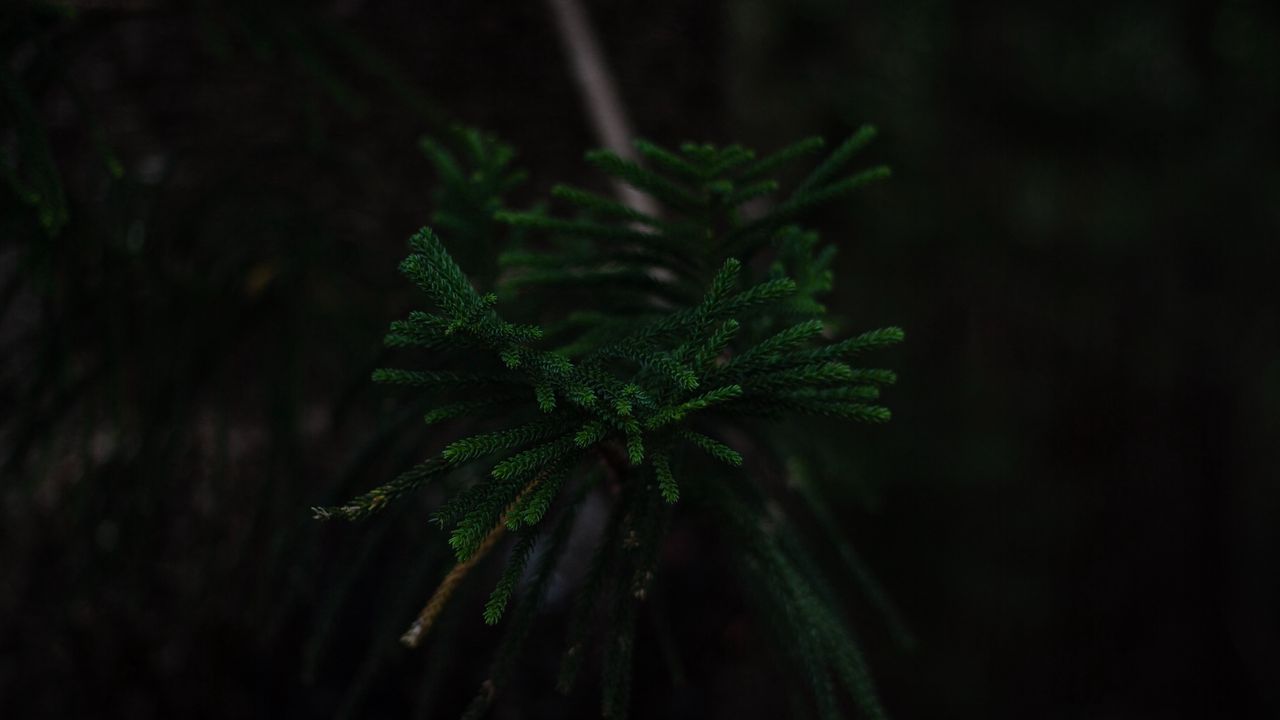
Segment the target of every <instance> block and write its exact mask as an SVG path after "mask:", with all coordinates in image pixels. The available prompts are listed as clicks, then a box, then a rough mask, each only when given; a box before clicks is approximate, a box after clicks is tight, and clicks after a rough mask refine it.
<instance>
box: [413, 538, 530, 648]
mask: <svg viewBox="0 0 1280 720" xmlns="http://www.w3.org/2000/svg"><path fill="white" fill-rule="evenodd" d="M506 529H507V522H506V513H503V515H502V520H501V521H500V522H499V523H498V525H497V527H495V528H494V529H492V530H490V531H489V534H488V535H487V536H485V539H484V541H483V542H481V543H480V547H478V548H476V551H475V552H473V553H471V557H469V558H467V559H466V560H465V561H463V562H460V563H458V564H457V565H454V566H453V569H452V570H450V571H449V574H448V575H445V576H444V580H441V581H440V585H439V586H437V587H436V591H435V592H434V593H432V595H431V599H430V600H428V601H427V605H426V607H424V608H422V612H420V613H418V618H417V619H416V620H414V621H413V624H412V625H410V626H409V629H408V630H406V631H405V634H404V635H401V636H400V642H401V643H403V644H404V645H405V646H406V647H410V648H416V647H418V646H419V645H421V644H422V638H423V637H425V636H426V634H427V631H429V630H430V629H431V626H432V625H434V624H435V622H436V618H437V617H439V615H440V611H441V610H443V609H444V606H445V603H447V602H449V598H450V597H452V596H453V592H454V591H455V590H457V589H458V586H459V585H461V584H462V580H463V578H465V577H466V576H467V573H468V572H471V568H473V567H475V565H476V563H478V562H480V560H481V559H483V558H484V556H485V555H487V554H489V551H490V550H492V549H493V546H494V545H497V544H498V541H499V540H501V539H502V536H503V535H504V534H505V533H506Z"/></svg>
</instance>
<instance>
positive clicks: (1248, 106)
mask: <svg viewBox="0 0 1280 720" xmlns="http://www.w3.org/2000/svg"><path fill="white" fill-rule="evenodd" d="M68 6H71V7H75V8H77V9H78V11H77V12H74V13H68V12H66V10H65V8H67V7H68ZM58 7H61V8H63V9H58ZM58 7H51V6H45V5H42V4H30V3H25V2H9V3H6V4H5V6H4V9H3V10H0V50H2V51H3V53H4V54H3V58H2V59H3V65H2V66H0V79H2V80H3V88H2V92H3V96H2V98H0V107H2V108H3V113H2V114H0V148H2V149H3V150H4V153H5V157H4V160H5V163H4V167H5V171H6V173H7V175H8V176H9V183H8V187H7V189H4V190H3V191H0V318H2V319H0V323H2V324H0V463H2V465H0V472H2V478H3V480H2V484H0V502H2V511H0V717H5V718H27V717H59V718H63V717H65V718H70V717H110V718H117V717H118V718H126V717H127V718H150V717H175V716H177V717H330V716H338V715H345V716H354V717H454V716H456V714H457V712H458V711H459V710H460V709H461V707H462V706H463V705H464V704H465V702H466V701H467V700H468V699H469V698H470V696H471V694H472V693H473V692H474V690H475V689H476V687H478V685H479V683H480V681H481V680H482V679H483V676H484V670H485V666H486V663H487V659H488V657H489V652H490V651H491V648H492V644H493V642H494V639H495V637H496V632H495V631H493V630H490V629H488V628H485V627H484V626H483V625H482V624H481V623H480V622H479V617H480V612H479V610H480V605H481V603H482V602H483V599H484V593H486V592H487V590H488V588H489V587H490V586H491V583H492V579H493V575H494V573H496V572H497V568H496V567H495V568H491V569H490V570H488V571H487V573H488V574H485V573H480V574H479V575H480V577H479V578H477V579H476V581H475V582H472V583H470V584H469V586H468V587H469V589H468V590H466V591H464V592H462V593H460V594H459V596H458V597H457V598H455V599H454V601H453V603H452V604H451V607H450V608H449V611H448V612H447V613H446V617H445V624H444V625H443V627H442V628H441V630H440V631H439V634H438V635H436V636H434V637H433V638H432V640H431V641H430V642H428V644H427V647H426V648H425V649H424V650H421V651H417V652H408V651H405V650H403V649H402V648H401V647H400V646H399V645H398V644H397V643H396V638H397V637H398V635H399V633H400V632H401V631H402V630H403V629H404V627H405V626H406V625H407V623H408V621H409V620H410V619H411V618H412V616H413V614H414V613H415V612H416V610H417V608H418V607H419V606H420V604H421V603H422V602H423V601H424V600H425V598H426V597H427V596H428V594H429V593H430V590H431V588H432V587H433V586H434V584H435V583H436V582H437V581H438V579H439V578H440V576H441V575H442V574H443V573H444V571H445V569H446V567H447V564H446V555H445V553H444V552H443V546H444V542H443V540H444V538H443V536H442V535H441V533H440V532H439V531H437V530H435V529H434V527H433V526H429V525H427V523H426V522H424V520H425V518H426V515H427V512H428V510H429V508H430V507H431V506H432V505H433V503H435V502H438V501H439V496H438V495H433V494H432V493H426V494H424V496H423V497H421V498H419V500H420V501H419V500H415V502H413V503H409V504H408V505H407V506H406V507H404V508H402V509H400V510H397V511H393V512H391V513H390V514H388V515H385V516H383V517H381V518H379V519H377V520H375V521H371V522H367V523H363V524H356V525H350V524H333V525H323V524H320V523H317V522H314V521H312V520H311V519H310V514H309V512H308V508H309V507H310V506H312V505H319V504H325V503H330V502H334V501H336V500H341V499H343V498H345V497H347V496H350V495H352V494H355V493H357V492H359V491H361V490H363V489H366V488H368V487H371V486H373V485H375V484H377V483H379V482H381V481H382V480H384V479H386V478H389V477H390V476H391V475H392V474H393V473H395V472H396V471H397V470H399V469H402V468H403V467H405V466H406V465H407V464H409V463H410V462H412V461H414V460H415V459H418V458H419V457H420V456H421V455H422V454H423V452H424V449H430V448H433V447H438V445H439V441H438V439H437V438H433V437H431V436H430V434H429V433H427V432H425V431H424V430H423V429H422V428H421V426H420V425H419V424H418V423H417V420H418V417H419V415H420V412H421V409H422V408H421V407H419V406H416V405H415V404H414V403H413V401H412V399H411V398H406V397H404V396H403V395H396V394H395V393H389V392H387V391H385V389H380V388H376V387H374V386H372V384H371V383H370V382H369V381H368V377H369V372H370V370H371V369H372V368H373V367H375V366H377V365H378V364H379V363H380V362H382V361H383V360H384V358H385V356H384V352H385V351H384V350H382V349H381V347H380V339H381V333H382V331H383V330H384V328H385V326H386V323H387V322H388V321H389V320H391V319H393V318H394V317H398V316H400V315H402V314H403V313H404V311H406V310H407V309H409V308H410V307H413V306H415V304H417V303H418V298H417V297H415V293H414V291H413V289H412V288H411V286H409V284H408V283H406V282H404V281H403V280H402V279H401V278H400V277H399V275H398V274H397V273H396V272H395V265H396V262H397V261H398V259H399V258H400V256H401V255H402V254H403V252H404V248H405V241H406V239H407V237H408V236H409V235H410V234H411V233H412V232H413V231H414V230H416V229H417V228H418V227H420V226H421V225H423V224H426V223H427V222H428V219H429V216H430V212H431V204H430V199H431V196H432V191H433V189H434V188H435V182H436V180H435V176H434V173H433V171H432V169H431V166H430V164H429V163H428V162H427V160H426V158H425V157H424V155H423V154H422V153H421V152H420V151H419V149H418V146H417V141H418V138H419V137H420V136H421V135H423V134H424V133H436V134H439V133H442V132H443V131H444V130H445V128H447V127H448V126H449V125H450V124H451V123H465V124H468V125H473V126H476V127H479V128H482V129H484V130H486V131H489V132H493V133H495V134H497V135H499V136H500V137H502V138H504V139H505V140H507V141H508V142H510V143H512V144H513V145H515V146H516V147H517V148H519V150H520V158H521V160H520V162H521V164H522V165H523V166H524V167H526V168H528V169H529V170H530V171H531V180H530V182H529V183H528V184H527V186H526V187H525V188H524V189H523V190H521V191H520V193H518V196H517V198H515V200H516V201H517V203H518V204H519V203H523V204H528V203H530V202H533V201H534V200H536V199H537V198H538V197H541V196H543V195H544V194H545V192H546V191H547V189H548V188H549V187H550V186H551V185H552V184H553V183H555V182H558V181H572V182H577V183H581V184H589V185H591V184H594V185H597V186H598V185H600V183H599V178H598V177H596V176H594V175H593V174H592V173H590V172H588V171H587V169H586V168H585V166H584V164H583V163H582V162H581V158H582V154H583V152H584V150H586V149H588V148H590V147H592V146H594V145H595V144H596V140H595V138H594V137H593V134H592V131H591V128H590V127H589V125H588V122H587V120H586V115H585V113H584V111H583V108H582V103H581V98H580V96H579V94H578V92H577V89H576V87H575V85H574V82H573V79H572V75H571V73H570V71H569V68H568V65H567V63H566V59H565V56H564V54H563V52H562V50H561V46H560V42H559V40H558V38H557V35H556V32H555V29H554V27H553V24H552V22H551V19H550V15H549V14H548V11H547V6H546V4H545V3H538V2H532V3H503V4H497V3H485V2H465V1H447V2H445V1H441V2H429V3H424V2H410V1H409V0H381V1H374V0H367V1H364V2H362V1H360V0H341V1H335V2H327V3H305V4H300V3H288V2H274V3H269V2H249V1H247V0H246V1H245V2H207V3H189V4H188V3H172V4H171V3H163V2H155V1H147V0H136V1H132V2H129V1H125V0H121V1H120V2H80V3H68V4H67V5H63V6H58ZM587 7H588V10H589V12H590V14H591V17H592V21H593V24H594V26H595V29H596V31H597V32H598V34H599V37H600V40H601V43H602V46H603V48H604V50H605V53H606V55H607V56H608V58H609V62H610V64H611V65H612V67H613V70H614V71H615V74H616V76H617V79H618V82H619V87H620V90H621V93H622V95H623V97H624V100H625V102H626V104H627V107H628V110H629V112H630V116H631V119H632V122H633V124H634V126H635V127H636V129H637V130H638V132H639V133H640V134H642V135H643V136H645V137H648V138H651V139H654V140H657V141H660V142H664V143H678V142H680V141H684V140H697V141H702V140H710V141H716V142H740V143H743V144H746V145H748V146H751V147H756V148H759V149H761V150H770V149H774V148H777V147H779V146H781V145H783V144H785V143H787V142H789V141H791V140H793V139H795V138H797V137H800V136H803V135H808V134H815V133H816V134H822V135H825V136H826V137H828V138H829V139H838V138H840V137H842V136H843V135H846V134H848V133H849V132H851V131H852V130H853V129H854V128H856V127H857V126H858V125H859V124H861V123H863V122H868V121H869V122H874V123H875V124H876V125H878V126H879V128H880V129H881V136H880V139H879V140H878V141H877V142H876V143H875V144H874V145H873V146H872V148H871V149H870V150H869V151H868V156H867V157H868V161H870V160H874V161H877V162H886V163H889V164H891V165H892V166H893V168H894V177H893V179H892V180H891V181H890V182H888V183H886V184H882V185H879V186H877V187H875V188H874V189H871V190H869V191H866V192H863V193H862V194H859V195H857V196H856V197H854V198H853V199H852V200H851V201H850V202H848V203H847V204H846V205H845V206H843V207H841V208H839V209H837V210H832V211H828V212H826V213H825V214H824V215H823V216H822V217H821V218H820V221H819V222H818V223H817V226H818V227H819V228H820V229H821V230H822V231H823V236H824V238H825V239H827V240H829V241H833V242H836V243H838V244H839V246H840V248H841V249H840V255H839V263H840V264H839V270H840V274H839V275H838V279H837V292H836V296H835V297H834V298H833V300H832V302H831V305H832V307H833V309H834V310H835V311H836V312H837V313H838V314H840V315H841V316H843V317H844V318H845V319H846V321H847V324H848V326H849V327H852V328H869V327H879V326H882V325H886V324H896V325H901V326H903V327H904V328H905V329H906V330H907V335H908V342H907V343H906V344H905V345H903V346H902V347H901V348H900V349H897V350H895V351H893V353H892V354H891V355H890V356H889V357H887V358H886V359H885V360H884V363H885V364H887V365H889V366H891V367H894V368H896V369H897V370H898V371H899V373H900V377H901V380H900V382H899V385H898V386H897V387H896V388H895V389H894V390H893V391H892V393H891V394H890V396H889V397H888V404H889V405H890V406H891V407H892V408H893V410H894V421H893V422H892V423H890V424H889V425H887V426H884V427H876V428H868V427H865V426H849V427H841V426H833V427H827V428H824V435H823V438H822V439H823V440H824V441H826V442H828V443H830V445H831V446H832V447H833V448H835V449H836V450H837V451H836V452H833V453H832V455H831V462H830V464H829V466H828V467H827V468H826V474H825V476H824V477H822V478H820V480H821V484H822V489H823V492H824V493H825V496H826V497H827V498H828V499H829V501H830V503H831V509H832V511H833V512H834V513H835V514H836V515H837V517H838V518H840V520H841V522H842V524H843V527H844V530H845V532H846V533H847V535H848V537H849V538H850V539H851V540H852V541H853V542H854V543H855V544H856V546H857V547H858V548H859V550H860V551H861V552H862V554H863V555H864V557H865V560H866V561H867V563H868V564H869V565H870V566H871V567H872V568H873V569H874V570H875V571H876V572H877V573H878V575H879V577H880V579H881V580H882V581H883V583H884V584H885V585H886V586H887V587H888V589H889V592H890V593H891V595H892V597H893V598H894V600H895V601H896V602H897V604H898V605H899V606H900V608H901V610H902V612H903V614H904V616H905V618H906V620H907V623H908V624H909V625H910V627H911V629H912V630H913V632H914V634H915V635H916V637H917V639H918V643H917V646H916V648H915V649H914V651H911V652H903V651H901V650H900V649H898V647H897V646H896V645H895V644H894V642H893V641H892V637H890V635H891V634H890V633H888V632H886V630H885V629H884V627H883V623H881V622H880V621H879V619H878V617H877V616H876V615H874V614H873V613H871V612H870V611H869V610H868V608H866V607H864V605H865V603H862V602H860V601H859V600H858V599H857V597H858V596H857V593H856V592H854V591H852V585H851V584H850V583H847V582H845V581H844V580H841V581H840V584H841V585H849V586H850V589H851V591H850V597H851V598H852V599H851V601H850V605H849V608H848V612H849V617H850V618H851V619H852V621H853V623H854V624H855V626H856V627H858V629H859V632H860V635H861V637H862V638H863V640H864V642H865V645H866V650H867V653H868V655H869V657H870V661H871V664H872V668H873V672H874V674H875V676H876V678H877V680H878V682H879V684H880V687H881V689H882V691H883V694H884V697H885V701H886V704H887V706H888V707H889V708H890V710H891V711H892V712H893V715H894V717H897V718H925V717H984V718H1082V717H1088V718H1219V717H1221V718H1255V717H1256V718H1274V717H1280V682H1278V680H1280V552H1277V551H1278V550H1280V523H1277V518H1280V489H1278V487H1277V484H1276V483H1277V480H1278V479H1280V478H1277V472H1276V469H1277V460H1280V457H1277V456H1278V455H1280V453H1277V451H1276V445H1277V441H1278V440H1280V412H1277V409H1276V408H1277V404H1278V403H1280V314H1277V312H1276V309H1277V308H1276V302H1275V300H1276V295H1277V287H1278V284H1277V279H1276V276H1277V271H1280V245H1278V244H1277V240H1280V162H1277V161H1278V160H1280V153H1278V152H1277V150H1278V147H1277V145H1278V139H1280V132H1278V131H1280V10H1278V9H1277V8H1276V7H1275V6H1274V5H1273V4H1269V3H1263V2H1256V3H1251V2H1230V1H1229V2H1190V1H1181V2H1176V1H1175V2H1139V1H1136V0H1112V1H1109V2H1096V3H1095V2H1084V3H1081V2H1073V3H1005V4H985V3H971V2H948V1H946V0H902V1H899V2H849V3H845V2H835V1H833V0H793V1H791V2H765V1H763V0H739V1H738V2H718V3H710V2H709V3H677V2H669V1H667V0H657V1H655V0H650V1H649V2H632V1H630V0H626V1H624V0H611V1H604V0H600V1H597V2H590V3H587ZM33 195H36V196H38V197H36V198H33V197H32V196H33ZM457 251H458V252H459V253H460V254H462V255H464V256H465V253H466V249H465V248H461V249H457ZM721 551H723V548H720V549H718V550H717V549H715V548H712V549H710V550H708V551H707V552H703V553H698V554H694V555H691V556H690V557H689V558H687V559H686V560H684V561H683V562H680V563H676V564H675V566H674V567H673V568H672V570H671V572H670V574H669V575H668V577H667V579H665V580H664V581H663V582H669V583H671V587H674V588H676V589H678V590H679V592H678V593H677V592H673V593H668V595H667V597H670V598H679V599H680V601H679V602H671V603H669V605H668V607H666V608H665V610H664V614H665V615H666V616H667V617H668V618H669V623H670V628H669V630H671V631H672V632H673V633H674V634H675V635H676V636H677V637H680V638H681V641H682V643H684V645H685V646H687V649H686V650H684V651H682V654H680V655H678V656H677V660H678V662H677V663H675V667H673V666H672V664H671V663H669V662H664V660H663V655H662V653H661V652H660V651H659V648H656V647H648V648H646V647H645V640H644V639H643V637H644V634H643V633H642V640H641V647H640V649H639V651H638V652H639V653H640V654H639V656H638V663H639V664H638V666H637V676H636V679H635V693H634V695H635V698H636V700H635V703H634V708H633V709H634V715H635V716H637V717H726V718H727V717H768V716H775V715H774V713H775V711H776V708H777V705H776V697H775V695H776V694H777V692H778V683H777V682H776V681H775V680H774V675H773V674H772V673H773V672H774V671H773V670H772V669H771V668H772V666H771V664H770V663H771V660H772V658H771V657H770V651H769V650H768V646H767V645H765V644H764V643H762V642H761V641H760V640H759V639H758V638H757V634H756V633H755V632H754V630H753V625H752V623H751V620H750V616H749V615H747V614H746V613H745V612H744V610H743V608H742V606H741V603H740V601H738V600H736V599H735V596H734V592H733V589H732V584H731V583H729V584H724V583H719V582H718V581H715V582H713V580H715V579H716V578H718V575H717V573H718V565H717V564H716V561H715V557H716V552H721ZM820 554H826V555H831V554H832V553H829V552H826V551H821V552H820ZM828 559H833V558H828ZM830 567H831V568H832V570H833V572H838V571H839V567H840V566H839V564H838V563H837V562H832V563H831V564H830ZM562 610H563V602H561V603H560V604H557V603H556V602H552V603H551V605H550V606H549V610H548V614H549V615H550V616H555V615H557V613H562ZM554 621H555V617H548V618H547V622H546V623H544V624H547V625H549V626H551V629H548V630H547V631H545V632H544V631H539V633H537V634H535V637H534V641H533V642H532V644H531V647H530V648H529V652H528V653H527V655H526V659H525V660H524V661H523V662H522V665H521V669H520V672H519V677H518V679H517V681H516V682H515V683H514V684H513V685H512V686H511V687H510V688H508V690H507V691H506V692H505V693H504V695H503V696H502V697H501V698H500V700H499V702H498V706H497V708H496V709H495V712H494V713H493V717H495V718H521V717H527V718H535V717H565V716H575V717H576V716H591V715H592V714H593V713H596V712H598V700H597V698H596V696H595V695H594V694H593V691H592V689H591V688H589V687H580V688H579V689H578V692H577V693H575V694H574V695H573V696H571V697H570V698H568V699H564V698H561V697H560V696H559V695H557V694H556V693H555V692H554V690H553V689H552V685H553V682H554V678H553V673H554V664H555V659H556V657H557V653H558V651H559V650H560V642H561V638H562V635H561V634H560V632H559V631H558V630H556V629H555V628H554V624H555V622H554ZM668 659H669V658H668Z"/></svg>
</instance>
